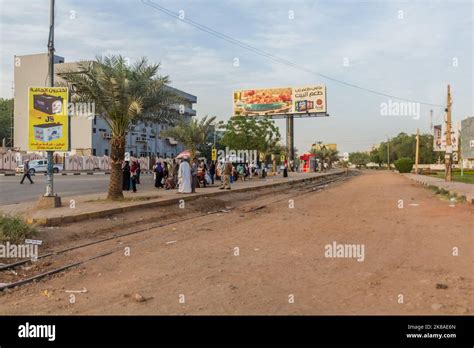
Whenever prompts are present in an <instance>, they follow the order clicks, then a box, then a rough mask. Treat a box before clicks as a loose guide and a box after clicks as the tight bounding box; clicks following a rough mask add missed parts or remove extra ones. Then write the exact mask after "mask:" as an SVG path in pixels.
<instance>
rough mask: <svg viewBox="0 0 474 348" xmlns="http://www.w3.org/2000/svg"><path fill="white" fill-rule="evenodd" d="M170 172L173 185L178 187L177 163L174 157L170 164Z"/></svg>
mask: <svg viewBox="0 0 474 348" xmlns="http://www.w3.org/2000/svg"><path fill="white" fill-rule="evenodd" d="M171 170H172V172H173V185H174V187H178V172H179V163H178V161H176V159H173V165H172V169H171Z"/></svg>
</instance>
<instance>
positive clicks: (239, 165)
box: [236, 163, 245, 181]
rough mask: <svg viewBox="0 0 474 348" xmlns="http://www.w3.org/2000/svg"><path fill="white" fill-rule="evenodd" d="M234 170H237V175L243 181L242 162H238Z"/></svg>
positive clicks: (243, 169) (243, 170)
mask: <svg viewBox="0 0 474 348" xmlns="http://www.w3.org/2000/svg"><path fill="white" fill-rule="evenodd" d="M236 172H237V175H238V177H239V178H240V180H242V181H245V168H244V165H243V164H242V163H239V164H238V165H237V170H236Z"/></svg>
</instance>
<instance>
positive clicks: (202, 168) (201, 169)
mask: <svg viewBox="0 0 474 348" xmlns="http://www.w3.org/2000/svg"><path fill="white" fill-rule="evenodd" d="M206 172H207V166H206V163H204V161H201V163H199V166H198V180H199V182H200V181H202V186H203V187H206Z"/></svg>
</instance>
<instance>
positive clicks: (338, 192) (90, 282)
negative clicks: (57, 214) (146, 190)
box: [0, 172, 474, 315]
mask: <svg viewBox="0 0 474 348" xmlns="http://www.w3.org/2000/svg"><path fill="white" fill-rule="evenodd" d="M282 197H284V196H282ZM240 198H242V197H240ZM276 198H278V195H277V194H276V195H275V196H273V197H272V196H270V198H269V200H268V202H270V200H271V199H276ZM252 199H253V198H252V197H250V199H249V201H248V202H247V203H248V204H250V205H251V204H252V203H253V202H252ZM399 200H403V205H404V207H403V208H399V207H398V206H399ZM196 204H198V203H196ZM213 204H217V205H224V206H225V204H226V203H225V202H214V203H212V202H210V204H209V206H212V205H213ZM229 204H230V203H229ZM255 204H256V203H255ZM450 204H451V203H450V202H449V201H448V200H447V199H442V198H441V197H439V196H436V195H435V194H434V193H433V192H432V191H430V190H428V189H426V188H423V187H421V186H419V185H418V184H415V183H413V182H411V181H409V180H408V179H406V178H404V177H401V176H399V175H397V174H393V173H386V172H365V173H364V174H363V175H360V176H358V177H355V178H353V179H351V180H350V181H348V182H345V183H342V184H335V185H330V186H329V187H328V188H326V189H325V190H323V191H320V192H314V193H310V194H306V195H300V196H297V197H295V198H294V208H290V207H289V203H288V201H286V200H284V201H280V202H278V203H274V204H267V205H266V206H265V207H264V208H262V209H259V210H256V211H252V212H244V209H234V210H232V211H231V212H229V213H222V214H214V215H210V216H207V217H202V218H198V219H195V220H189V221H184V222H182V223H179V224H174V225H170V226H167V227H162V228H157V229H152V230H150V231H148V232H146V233H143V234H139V235H134V236H130V237H127V238H121V239H120V240H113V241H112V242H110V243H109V244H106V245H101V246H100V247H99V246H97V247H94V248H88V249H87V252H86V251H78V252H77V253H76V254H75V255H69V256H67V257H66V256H65V257H63V259H61V258H58V259H59V260H60V261H57V262H66V261H68V258H73V257H79V258H80V257H87V256H92V255H94V254H96V253H99V252H100V251H101V250H102V251H103V250H106V249H107V248H108V249H111V248H117V250H119V252H116V253H114V254H112V255H110V256H106V257H103V258H100V259H97V260H93V261H90V262H88V263H86V264H84V265H82V266H80V267H78V268H75V269H72V270H69V271H67V272H64V273H61V274H59V275H57V276H54V277H52V278H48V279H46V280H42V281H40V282H37V283H34V284H30V285H27V286H24V287H21V288H19V289H15V290H11V291H6V292H4V293H2V294H1V295H0V314H147V315H148V314H193V315H195V314H198V315H200V314H230V315H233V314H322V315H326V314H412V315H416V314H464V315H472V311H473V298H474V297H473V275H474V262H473V261H474V255H473V246H474V237H473V230H474V229H473V226H474V224H473V221H474V219H473V218H474V208H473V206H472V205H469V204H465V203H464V204H455V205H454V207H451V206H450ZM221 208H224V207H223V206H222V207H221ZM175 209H177V208H175ZM168 213H170V214H171V212H168ZM179 213H180V212H179V211H174V214H176V216H179ZM193 213H195V212H193V211H192V207H189V212H188V214H193ZM144 214H145V213H144ZM156 216H157V217H156V220H159V219H160V213H157V215H156ZM176 216H175V217H176ZM122 218H123V219H124V220H117V221H115V220H112V222H111V221H107V220H105V221H102V222H101V224H102V225H104V224H106V223H112V224H114V225H115V227H117V226H120V225H123V226H125V224H126V222H127V221H128V220H130V219H132V221H133V219H137V220H138V219H140V218H142V219H145V220H147V219H148V220H149V221H151V220H153V219H152V218H150V217H149V216H148V217H147V216H141V217H140V215H136V214H135V215H131V216H123V217H122ZM114 221H115V223H114ZM129 222H130V221H129ZM101 224H99V225H97V228H103V227H104V226H102V225H101ZM73 226H74V227H68V228H66V229H65V231H64V233H65V234H64V236H63V238H62V240H63V242H64V241H65V240H67V239H69V237H70V236H72V235H74V233H76V234H77V235H80V233H81V230H82V231H83V233H85V234H94V233H93V232H87V231H94V225H93V224H91V222H87V223H84V224H83V225H80V224H76V225H73ZM75 229H76V230H75ZM53 231H54V230H53ZM74 231H75V232H74ZM57 232H59V231H57ZM50 233H52V232H50ZM78 238H79V237H78ZM333 242H336V243H338V244H359V245H363V246H364V259H363V261H361V262H359V261H357V259H356V258H350V257H347V258H329V257H325V246H326V245H328V244H332V243H333ZM56 243H59V242H58V240H56ZM53 245H54V244H53ZM127 246H130V255H129V256H126V255H125V252H124V251H125V250H122V249H123V248H125V247H127ZM56 247H57V245H56ZM455 247H457V248H458V249H459V255H458V256H454V255H453V248H455ZM104 248H105V249H104ZM236 248H238V249H236ZM237 250H238V255H237ZM84 288H85V289H87V292H85V293H78V294H76V295H75V296H76V298H75V303H70V294H69V293H67V292H66V290H81V289H84ZM402 297H403V301H401V299H402ZM400 302H402V303H400Z"/></svg>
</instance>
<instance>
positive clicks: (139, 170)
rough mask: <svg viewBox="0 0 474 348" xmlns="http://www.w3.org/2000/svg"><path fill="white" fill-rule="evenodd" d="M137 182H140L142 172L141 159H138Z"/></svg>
mask: <svg viewBox="0 0 474 348" xmlns="http://www.w3.org/2000/svg"><path fill="white" fill-rule="evenodd" d="M137 166H138V168H137V184H140V173H141V172H142V170H141V167H140V161H137Z"/></svg>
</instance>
